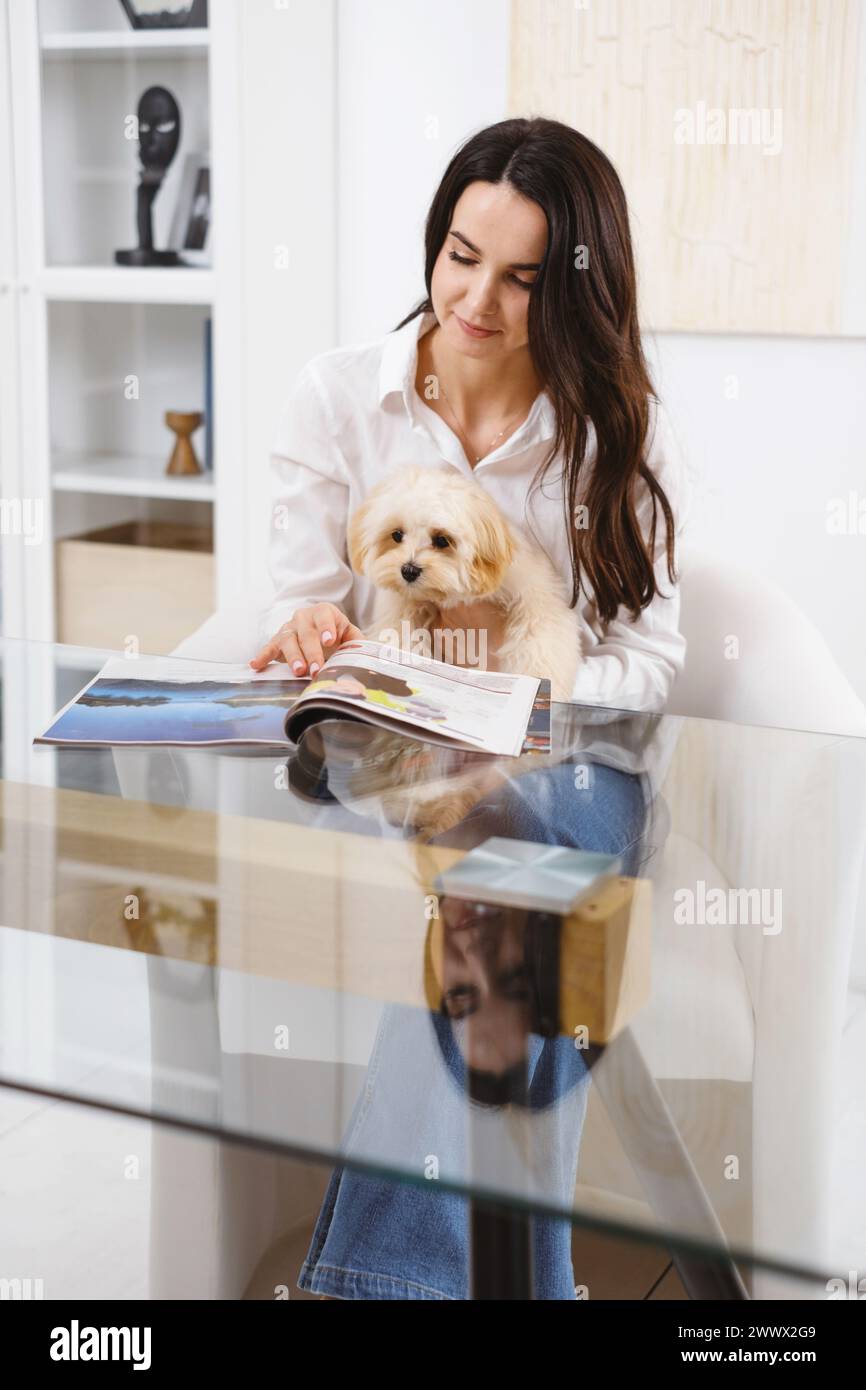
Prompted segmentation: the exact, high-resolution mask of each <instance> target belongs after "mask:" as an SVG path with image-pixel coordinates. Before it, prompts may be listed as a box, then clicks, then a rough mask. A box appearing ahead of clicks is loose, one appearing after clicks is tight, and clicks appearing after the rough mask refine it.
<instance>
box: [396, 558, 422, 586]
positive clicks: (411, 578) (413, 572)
mask: <svg viewBox="0 0 866 1390" xmlns="http://www.w3.org/2000/svg"><path fill="white" fill-rule="evenodd" d="M400 573H401V574H402V576H403V578H404V579H405V580H406V583H407V584H414V583H415V580H416V579H417V578H418V575H419V574H420V573H421V566H420V565H412V564H409V562H408V561H407V563H406V564H405V565H401V566H400Z"/></svg>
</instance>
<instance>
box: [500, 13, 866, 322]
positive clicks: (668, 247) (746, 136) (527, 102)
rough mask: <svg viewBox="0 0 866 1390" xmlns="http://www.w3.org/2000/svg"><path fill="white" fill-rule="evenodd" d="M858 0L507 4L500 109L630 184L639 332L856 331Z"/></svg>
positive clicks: (864, 99) (864, 299)
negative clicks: (589, 144)
mask: <svg viewBox="0 0 866 1390" xmlns="http://www.w3.org/2000/svg"><path fill="white" fill-rule="evenodd" d="M864 7H866V0H512V10H511V71H510V91H509V114H510V115H522V116H525V115H544V116H552V117H555V118H557V119H558V120H561V121H565V122H567V123H568V124H569V125H572V126H574V127H575V128H576V129H578V130H580V131H582V132H583V133H584V134H586V135H588V136H589V137H590V139H592V140H594V141H595V142H596V143H597V144H598V145H600V146H601V148H602V149H603V150H604V151H605V153H606V154H607V155H609V157H610V158H611V159H612V160H613V163H614V164H615V165H616V168H617V170H618V172H619V174H620V177H621V178H622V180H623V183H624V185H625V189H626V193H627V195H628V199H629V205H630V208H631V215H632V228H633V232H634V236H635V242H636V246H637V254H638V266H639V274H640V295H641V318H642V320H643V323H644V325H645V326H646V327H648V328H653V329H662V330H664V329H667V330H683V331H704V332H746V333H748V332H751V333H789V334H815V335H820V334H823V335H827V334H857V335H863V334H864V333H866V269H864V261H866V257H864V255H863V252H864V247H866V60H864V55H866V15H864V13H863V11H864Z"/></svg>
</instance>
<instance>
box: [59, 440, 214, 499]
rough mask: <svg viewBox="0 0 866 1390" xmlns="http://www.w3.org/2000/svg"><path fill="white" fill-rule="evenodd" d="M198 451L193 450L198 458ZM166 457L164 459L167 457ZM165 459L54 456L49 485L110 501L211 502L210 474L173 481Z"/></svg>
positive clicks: (120, 456)
mask: <svg viewBox="0 0 866 1390" xmlns="http://www.w3.org/2000/svg"><path fill="white" fill-rule="evenodd" d="M201 452H202V449H201V447H199V446H197V447H196V454H197V455H200V454H201ZM166 457H167V455H166ZM165 465H166V458H160V457H158V456H152V455H143V456H138V455H130V454H74V453H58V454H55V455H54V459H53V470H52V483H53V486H54V489H55V491H57V492H92V493H101V494H103V495H105V496H110V497H161V498H167V499H169V500H170V501H173V502H174V501H182V502H212V501H213V500H214V495H215V490H214V481H213V474H212V473H198V474H190V475H187V476H180V477H174V476H172V475H171V474H167V473H166V471H165Z"/></svg>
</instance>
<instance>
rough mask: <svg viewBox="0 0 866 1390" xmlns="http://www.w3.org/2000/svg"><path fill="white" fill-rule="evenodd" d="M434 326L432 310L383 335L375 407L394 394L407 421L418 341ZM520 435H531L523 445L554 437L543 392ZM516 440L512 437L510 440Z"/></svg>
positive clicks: (549, 402) (549, 405)
mask: <svg viewBox="0 0 866 1390" xmlns="http://www.w3.org/2000/svg"><path fill="white" fill-rule="evenodd" d="M435 322H436V315H435V314H434V313H433V310H432V309H427V310H425V311H424V312H423V313H421V314H416V316H415V318H414V319H410V320H409V322H408V323H405V324H404V325H403V327H402V328H398V329H396V330H395V331H394V332H393V333H389V334H388V335H387V337H386V338H385V343H384V347H383V349H382V361H381V363H380V366H379V404H380V405H383V404H384V402H385V399H386V397H387V396H389V395H391V394H394V393H396V394H397V395H400V396H402V397H403V400H404V402H405V405H406V410H407V412H408V414H409V417H410V419H411V417H412V410H411V405H410V402H411V400H412V393H413V391H414V389H415V372H416V370H417V366H418V340H419V338H423V336H424V334H425V333H426V332H427V330H428V329H429V328H432V327H433V324H434V323H435ZM524 431H526V432H529V431H531V432H532V439H531V440H530V439H526V441H525V442H526V443H527V444H529V443H530V442H531V443H537V442H538V441H540V440H544V439H552V438H553V436H554V434H555V433H556V411H555V410H554V407H553V401H552V400H551V399H550V396H549V395H548V394H547V392H546V391H541V392H539V394H538V396H536V398H535V400H534V401H533V404H532V409H531V410H530V412H529V415H528V416H527V418H526V420H525V421H524V422H523V425H521V427H520V429H519V430H518V431H517V435H520V436H523V435H524ZM516 437H517V436H516V435H515V436H514V438H516Z"/></svg>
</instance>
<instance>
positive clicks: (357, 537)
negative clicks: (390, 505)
mask: <svg viewBox="0 0 866 1390" xmlns="http://www.w3.org/2000/svg"><path fill="white" fill-rule="evenodd" d="M370 510H371V508H370V501H369V499H368V500H367V501H366V502H362V503H361V506H360V507H359V508H358V509H357V511H356V512H354V513H353V515H352V517H351V519H350V521H349V526H348V529H347V531H346V546H347V549H348V552H349V564H350V565H351V566H352V569H353V570H354V571H355V573H356V574H363V573H364V566H365V565H366V563H367V556H368V555H369V553H370V546H371V544H372V537H371V535H370V526H369V520H370Z"/></svg>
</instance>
